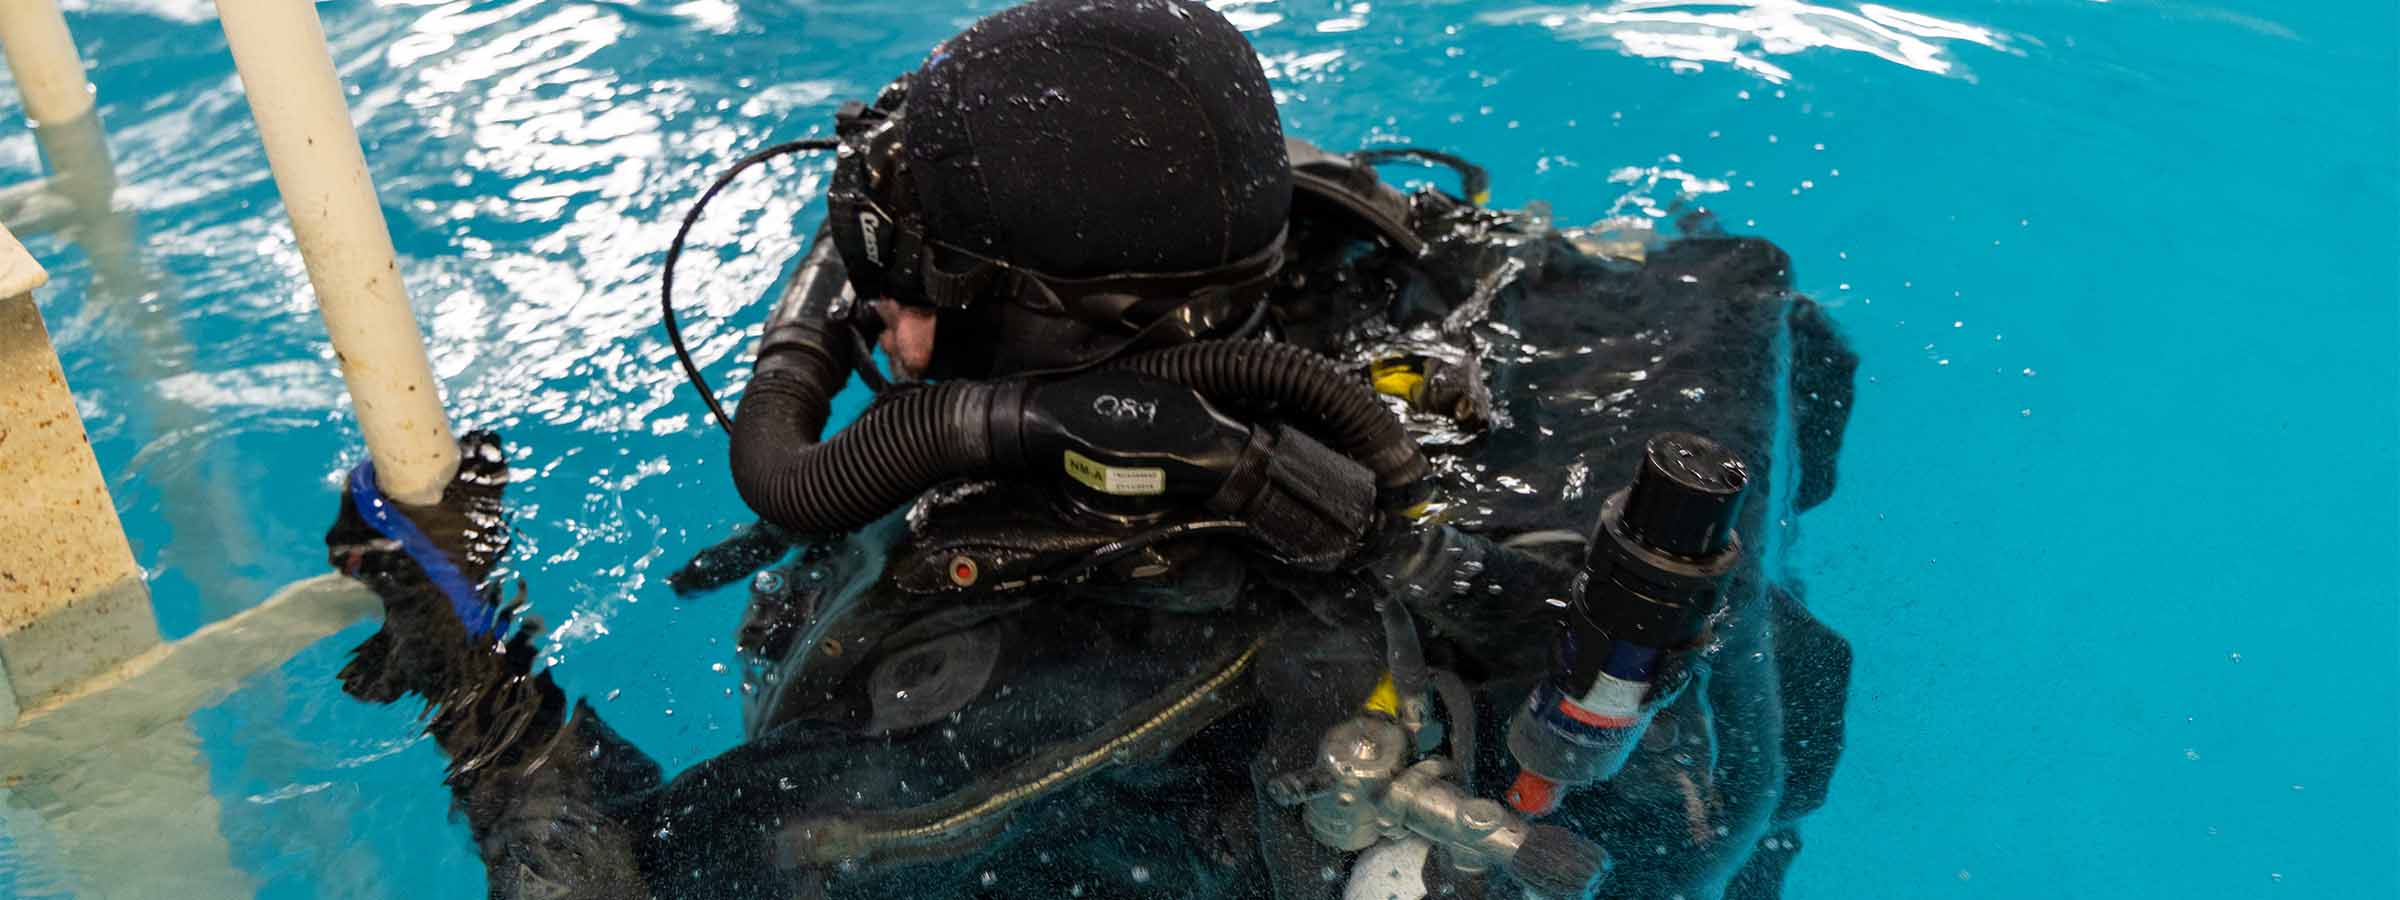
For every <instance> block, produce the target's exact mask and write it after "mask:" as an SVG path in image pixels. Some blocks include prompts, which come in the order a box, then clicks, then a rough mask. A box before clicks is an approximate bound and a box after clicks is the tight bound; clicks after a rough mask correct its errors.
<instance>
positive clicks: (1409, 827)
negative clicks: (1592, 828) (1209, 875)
mask: <svg viewBox="0 0 2400 900" xmlns="http://www.w3.org/2000/svg"><path fill="white" fill-rule="evenodd" d="M1413 745H1414V742H1413V741H1411V740H1410V739H1409V737H1408V735H1407V733H1406V731H1405V730H1404V729H1402V728H1401V726H1400V724H1399V723H1398V722H1394V721H1393V720H1392V719H1391V718H1390V717H1388V716H1385V715H1382V714H1379V713H1372V712H1370V713H1363V714H1361V715H1359V716H1357V717H1355V718H1351V719H1349V720H1346V721H1344V722H1342V723H1341V724H1338V725H1335V726H1334V727H1332V728H1330V729H1327V730H1326V732H1325V736H1324V739H1323V740H1322V741H1320V742H1319V744H1318V750H1317V760H1316V765H1315V768H1313V769H1311V770H1310V771H1309V773H1308V774H1307V775H1306V776H1304V777H1302V778H1297V779H1293V778H1287V779H1282V780H1280V781H1278V782H1276V783H1274V785H1273V786H1271V788H1270V790H1272V791H1273V792H1274V793H1275V795H1276V798H1277V799H1278V800H1279V801H1281V802H1284V803H1285V804H1286V805H1299V806H1302V808H1303V809H1304V813H1303V816H1304V818H1305V819H1306V820H1307V822H1308V827H1309V832H1310V833H1311V834H1312V835H1314V836H1315V837H1316V839H1317V841H1318V842H1319V843H1322V844H1324V845H1325V846H1327V847H1331V848H1333V849H1336V850H1341V851H1344V852H1356V851H1360V850H1365V849H1367V848H1368V847H1370V846H1373V845H1374V844H1375V843H1377V842H1378V841H1382V840H1385V839H1387V838H1404V837H1406V836H1408V835H1415V836H1418V837H1422V838H1424V839H1425V840H1427V841H1429V842H1431V843H1432V844H1433V845H1434V846H1435V847H1439V848H1441V849H1442V850H1443V851H1444V860H1445V862H1447V863H1448V864H1449V866H1450V868H1451V870H1452V871H1455V872H1458V873H1461V874H1466V875H1480V874H1483V873H1486V872H1489V871H1491V870H1492V869H1495V868H1497V869H1500V870H1502V871H1505V872H1507V873H1508V874H1510V875H1512V876H1515V877H1516V879H1517V880H1518V881H1519V882H1521V883H1523V884H1524V885H1525V887H1526V889H1527V890H1529V891H1531V892H1532V893H1533V894H1534V895H1536V896H1540V897H1556V898H1576V897H1588V896H1591V895H1592V892H1593V890H1594V889H1595V888H1596V887H1598V885H1599V883H1600V880H1601V879H1602V878H1603V877H1605V876H1606V875H1607V874H1608V853H1607V852H1606V851H1604V850H1602V849H1601V848H1600V845H1598V844H1595V843H1593V842H1592V841H1591V840H1590V839H1588V838H1585V837H1583V836H1582V835H1579V834H1576V833H1575V832H1573V831H1569V830H1567V829H1565V828H1561V827H1559V826H1556V825H1536V824H1533V823H1530V822H1527V821H1526V820H1525V819H1524V818H1523V817H1520V816H1518V815H1516V814H1513V813H1511V812H1509V811H1508V810H1507V809H1506V808H1504V807H1502V806H1501V805H1500V804H1499V803H1497V802H1494V801H1492V800H1489V799H1485V798H1482V797H1476V796H1473V795H1471V794H1469V793H1467V791H1466V790H1464V789H1462V788H1460V787H1459V786H1458V785H1457V784H1455V783H1453V778H1454V777H1455V776H1456V775H1457V774H1458V766H1457V764H1456V763H1453V762H1452V761H1450V760H1448V759H1444V758H1441V757H1432V758H1428V759H1425V760H1423V761H1420V762H1417V763H1415V764H1413V765H1412V764H1410V763H1409V755H1410V754H1409V748H1410V747H1411V746H1413Z"/></svg>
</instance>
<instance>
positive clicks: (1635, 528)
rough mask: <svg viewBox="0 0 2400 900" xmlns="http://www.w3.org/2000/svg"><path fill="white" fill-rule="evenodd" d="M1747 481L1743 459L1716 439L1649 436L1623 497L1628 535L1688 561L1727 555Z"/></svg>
mask: <svg viewBox="0 0 2400 900" xmlns="http://www.w3.org/2000/svg"><path fill="white" fill-rule="evenodd" d="M1749 482H1750V473H1749V471H1748V470H1747V469H1745V468H1743V466H1742V460H1741V457H1738V456H1735V455H1734V454H1733V452H1732V451H1730V450H1727V449H1725V448H1724V447H1722V446H1720V445H1718V444H1717V443H1716V442H1715V441H1711V440H1709V439H1707V438H1704V437H1701V436H1699V435H1696V434H1688V433H1685V432H1670V433H1668V434H1662V435H1659V436H1657V437H1654V438H1651V439H1650V444H1649V447H1648V448H1647V450H1646V452H1645V453H1644V454H1643V459H1642V469H1641V472H1640V473H1639V474H1637V475H1635V476H1634V478H1633V488H1632V490H1631V491H1630V492H1628V494H1627V496H1626V498H1625V511H1624V520H1623V528H1624V531H1625V536H1626V537H1629V538H1632V539H1633V540H1634V541H1636V542H1637V543H1640V544H1641V545H1642V546H1644V547H1647V548H1649V549H1651V550H1655V551H1658V552H1660V553H1663V554H1666V555H1669V556H1677V557H1682V558H1684V559H1693V560H1697V559H1707V558H1709V557H1713V556H1715V555H1717V554H1719V553H1723V552H1724V551H1725V548H1726V547H1727V546H1729V545H1731V544H1732V543H1733V522H1734V518H1735V517H1736V516H1738V515H1740V514H1741V506H1742V487H1743V486H1744V485H1747V484H1749Z"/></svg>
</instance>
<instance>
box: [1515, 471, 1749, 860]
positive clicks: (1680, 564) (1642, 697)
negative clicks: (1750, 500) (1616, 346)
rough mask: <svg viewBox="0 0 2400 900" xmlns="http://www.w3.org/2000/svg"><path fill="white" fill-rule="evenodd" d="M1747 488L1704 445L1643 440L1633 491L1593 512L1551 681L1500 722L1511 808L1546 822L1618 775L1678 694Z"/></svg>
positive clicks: (1721, 578)
mask: <svg viewBox="0 0 2400 900" xmlns="http://www.w3.org/2000/svg"><path fill="white" fill-rule="evenodd" d="M1748 482H1749V473H1748V471H1747V470H1746V469H1745V468H1744V467H1743V465H1742V462H1741V459H1740V458H1739V457H1737V456H1735V455H1734V454H1733V453H1732V452H1731V451H1728V450H1726V449H1725V448H1724V447H1722V446H1719V445H1718V444H1716V443H1715V442H1713V441H1710V440H1709V439H1707V438H1704V437H1700V436H1698V435H1694V434H1684V433H1669V434H1663V435H1659V436H1657V437H1654V438H1652V439H1651V440H1650V442H1649V444H1648V446H1647V447H1646V448H1645V452H1644V454H1643V460H1642V468H1641V471H1640V472H1639V473H1638V474H1636V475H1635V476H1634V480H1633V484H1632V485H1631V486H1629V487H1627V488H1625V489H1623V490H1620V491H1618V492H1617V493H1616V494H1615V495H1613V496H1611V497H1609V498H1608V501H1607V503H1606V504H1605V505H1603V506H1602V507H1601V510H1600V521H1599V524H1598V526H1597V527H1596V528H1595V529H1594V533H1593V535H1592V541H1591V544H1590V550H1589V551H1588V553H1589V555H1588V556H1587V557H1586V559H1585V564H1584V572H1583V575H1582V577H1581V578H1580V579H1579V581H1580V583H1581V587H1582V590H1581V591H1580V592H1579V594H1578V595H1577V596H1576V597H1575V599H1574V601H1573V603H1572V605H1571V606H1570V607H1569V608H1568V609H1567V610H1566V612H1565V614H1564V615H1562V616H1561V617H1560V620H1559V625H1558V634H1557V642H1556V644H1555V645H1554V647H1553V655H1552V659H1551V670H1550V674H1549V676H1548V677H1546V678H1544V679H1543V680H1542V682H1541V683H1540V684H1539V685H1537V686H1536V687H1535V688H1534V690H1533V694H1532V696H1530V697H1528V698H1527V700H1526V702H1525V704H1524V705H1523V706H1521V707H1519V708H1518V709H1517V712H1516V716H1515V717H1514V718H1513V719H1511V720H1510V721H1509V725H1508V749H1509V754H1510V755H1511V756H1513V757H1515V759H1516V761H1517V765H1518V766H1520V767H1522V771H1521V772H1520V773H1519V774H1518V776H1517V781H1516V784H1515V785H1513V786H1512V787H1510V788H1509V790H1508V801H1509V805H1511V806H1514V807H1516V809H1517V810H1518V811H1520V812H1523V813H1525V814H1527V815H1531V816H1540V815H1546V814H1548V813H1550V812H1551V811H1553V810H1555V809H1557V808H1558V803H1559V801H1560V800H1561V799H1562V796H1561V794H1562V792H1563V790H1564V789H1572V788H1575V787H1580V786H1583V785H1588V784H1591V783H1593V782H1598V781H1605V780H1608V779H1609V778H1611V777H1613V776H1615V775H1616V774H1617V772H1618V771H1619V770H1620V769H1622V768H1624V766H1625V760H1626V758H1627V757H1628V756H1630V755H1631V754H1632V753H1633V749H1634V746H1635V745H1636V744H1637V743H1638V742H1639V741H1640V740H1641V736H1642V732H1643V731H1644V730H1645V729H1646V728H1648V727H1649V724H1650V720H1651V717H1652V716H1654V715H1655V714H1656V713H1657V711H1658V709H1659V707H1661V706H1664V705H1665V703H1666V701H1667V700H1669V699H1672V698H1673V696H1674V695H1675V693H1676V692H1677V691H1679V690H1680V689H1681V687H1682V678H1681V673H1682V672H1683V671H1684V665H1683V663H1684V659H1685V657H1686V656H1687V655H1688V654H1689V653H1690V652H1691V651H1692V650H1693V649H1694V648H1695V647H1696V646H1697V645H1698V644H1699V642H1700V638H1701V636H1702V634H1703V633H1704V632H1705V631H1706V629H1707V625H1708V619H1709V617H1710V616H1711V615H1713V614H1714V613H1715V612H1716V611H1717V609H1718V608H1719V607H1720V605H1721V602H1722V599H1723V592H1724V584H1725V579H1726V576H1727V575H1728V574H1729V573H1731V572H1732V571H1733V568H1734V565H1735V564H1736V563H1738V562H1739V561H1740V559H1741V555H1742V547H1741V540H1740V538H1739V537H1738V536H1737V535H1735V534H1734V531H1733V523H1734V518H1735V517H1736V516H1737V515H1739V514H1740V512H1741V502H1742V489H1743V487H1744V486H1745V485H1746V484H1747V483H1748Z"/></svg>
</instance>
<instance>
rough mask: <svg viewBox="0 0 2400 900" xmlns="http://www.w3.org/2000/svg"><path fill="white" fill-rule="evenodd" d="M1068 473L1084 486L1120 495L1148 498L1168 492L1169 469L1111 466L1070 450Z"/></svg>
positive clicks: (1104, 492)
mask: <svg viewBox="0 0 2400 900" xmlns="http://www.w3.org/2000/svg"><path fill="white" fill-rule="evenodd" d="M1067 475H1068V476H1069V477H1071V478H1074V479H1075V480H1076V481H1080V482H1083V486H1084V487H1088V488H1091V489H1092V490H1095V491H1099V492H1100V493H1103V494H1115V495H1117V496H1119V497H1148V496H1151V495H1154V494H1163V493H1166V491H1167V470H1165V469H1157V468H1147V467H1143V468H1135V467H1128V466H1108V465H1102V464H1100V463H1097V462H1094V461H1092V459H1091V458H1090V457H1087V456H1085V455H1083V454H1081V453H1077V452H1075V451H1073V450H1069V451H1067Z"/></svg>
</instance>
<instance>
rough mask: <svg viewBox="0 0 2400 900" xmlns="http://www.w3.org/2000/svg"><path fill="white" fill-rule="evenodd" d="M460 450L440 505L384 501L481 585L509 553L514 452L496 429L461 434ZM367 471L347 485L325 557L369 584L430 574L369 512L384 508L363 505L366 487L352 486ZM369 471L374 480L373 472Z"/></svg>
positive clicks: (328, 534) (329, 531)
mask: <svg viewBox="0 0 2400 900" xmlns="http://www.w3.org/2000/svg"><path fill="white" fill-rule="evenodd" d="M458 456H459V459H458V474H457V475H455V476H453V477H452V478H451V479H450V486H449V487H447V488H444V489H443V490H442V499H441V500H439V501H437V502H436V503H435V504H434V505H432V506H409V505H406V504H403V503H400V502H399V501H396V500H384V501H383V502H384V503H385V504H388V505H389V506H390V507H391V512H393V513H397V514H398V515H399V516H400V517H404V518H405V519H406V520H407V521H408V522H409V523H410V524H411V525H413V526H414V527H415V528H416V530H418V531H419V532H422V533H423V534H424V536H425V537H426V538H427V539H428V540H429V542H430V543H431V545H432V547H433V548H434V549H436V550H439V551H441V554H442V556H443V557H445V558H447V559H448V560H449V561H450V564H451V565H452V566H454V567H455V568H456V569H457V570H458V572H459V574H460V575H462V576H464V577H465V578H466V580H467V582H468V583H469V584H475V585H480V584H482V583H483V579H484V578H485V577H486V576H489V575H490V574H491V571H492V567H493V566H494V565H495V564H497V563H498V562H499V560H500V557H501V555H502V554H505V553H507V552H508V543H509V533H508V520H507V516H506V513H505V511H504V510H503V509H502V508H501V505H500V496H501V493H502V492H503V491H505V490H506V489H507V487H508V457H507V455H506V454H504V453H503V452H502V451H501V446H500V435H499V434H498V433H497V432H492V431H471V432H468V433H466V434H465V435H462V436H460V437H459V439H458ZM362 465H363V464H362ZM361 477H362V475H361V473H359V472H355V471H354V472H352V473H351V475H350V477H349V478H348V479H347V480H345V481H344V483H343V489H342V503H341V511H340V512H339V513H337V514H336V515H335V516H334V520H333V527H331V528H328V529H326V531H325V555H326V561H327V562H330V563H332V564H333V567H334V568H335V569H337V570H340V571H341V572H342V574H345V575H349V576H350V577H352V578H357V579H359V580H361V581H368V582H370V583H372V582H373V581H374V580H377V579H389V578H407V577H410V576H412V575H413V576H414V577H416V578H424V577H425V569H424V566H423V564H422V563H420V562H418V561H417V560H415V559H413V558H411V557H410V555H409V553H408V552H407V551H406V549H405V548H404V547H403V546H402V541H401V540H399V539H396V538H394V537H391V536H389V535H387V534H386V533H385V531H384V529H381V528H378V527H377V525H376V524H374V523H372V522H370V521H369V518H370V516H369V515H367V513H370V512H373V513H377V517H382V514H381V511H377V510H361V509H360V508H359V501H360V499H361V492H360V491H358V490H355V489H354V488H355V487H356V482H357V481H358V480H359V479H360V478H361ZM363 477H364V478H365V479H366V480H368V481H369V482H370V483H371V482H372V479H373V474H372V472H371V470H370V471H369V472H367V473H365V474H364V476H363Z"/></svg>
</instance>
